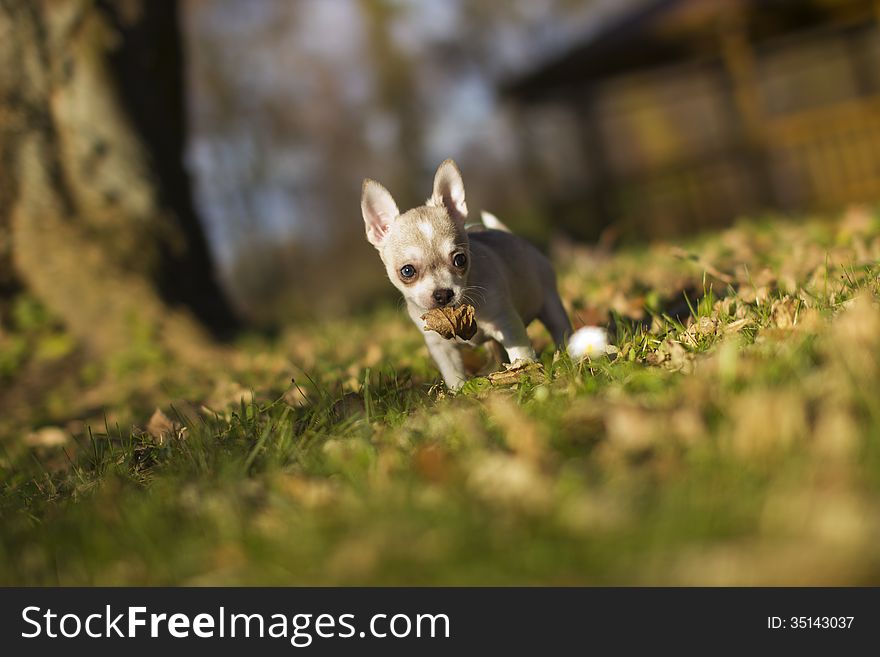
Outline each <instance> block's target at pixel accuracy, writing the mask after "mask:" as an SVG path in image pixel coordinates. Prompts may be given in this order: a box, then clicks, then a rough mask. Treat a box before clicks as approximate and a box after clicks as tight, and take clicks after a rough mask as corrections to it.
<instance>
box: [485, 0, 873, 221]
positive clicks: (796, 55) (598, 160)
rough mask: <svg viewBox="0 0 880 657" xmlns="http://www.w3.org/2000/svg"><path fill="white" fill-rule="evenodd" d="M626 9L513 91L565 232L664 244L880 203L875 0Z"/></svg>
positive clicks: (724, 0) (701, 2)
mask: <svg viewBox="0 0 880 657" xmlns="http://www.w3.org/2000/svg"><path fill="white" fill-rule="evenodd" d="M622 4H623V3H622ZM626 6H627V9H626V11H624V12H622V13H621V14H619V15H618V16H617V18H616V19H615V20H614V21H612V22H611V23H609V24H607V25H603V26H601V28H600V29H596V30H593V31H592V32H591V34H590V35H589V36H586V37H584V38H583V39H582V40H580V41H579V42H577V43H575V44H573V45H571V46H570V47H569V48H568V49H565V50H562V51H561V52H560V53H558V54H557V55H556V56H555V57H553V58H552V59H551V60H550V61H546V62H544V63H542V64H540V65H539V66H538V67H536V68H535V69H534V70H532V71H530V72H528V73H527V74H525V75H523V76H521V77H519V78H517V79H514V80H511V81H509V82H508V83H507V84H506V85H504V87H503V89H502V92H503V94H504V95H505V96H506V97H507V98H508V99H509V101H510V102H511V103H512V105H513V107H514V108H515V109H516V111H517V114H518V116H519V117H520V119H521V121H522V122H523V123H522V127H523V129H522V130H521V131H520V132H521V134H522V135H523V139H524V140H525V141H526V143H525V144H524V149H525V152H526V153H527V154H528V156H529V162H530V168H531V173H532V175H533V177H534V178H535V179H536V180H537V181H538V184H539V187H540V189H541V194H542V197H543V198H546V199H547V203H548V208H547V210H548V211H549V212H552V213H553V216H554V217H555V219H556V221H557V222H558V224H559V225H560V226H561V227H563V228H564V229H566V230H567V231H568V232H569V233H571V234H572V235H574V236H578V237H582V238H593V237H595V236H596V235H597V234H598V233H599V232H600V231H601V230H603V229H604V228H605V227H607V226H609V225H613V226H615V227H616V228H617V229H618V230H619V231H620V232H622V233H623V235H624V236H625V237H630V238H632V237H661V236H666V235H671V234H676V233H677V234H681V233H683V232H693V231H699V230H702V229H705V228H709V227H713V226H720V225H724V224H726V223H729V222H730V221H731V220H733V219H734V218H736V217H737V216H739V215H743V214H749V213H755V212H759V211H761V210H762V209H771V208H772V209H778V210H783V211H786V210H791V211H805V210H811V209H830V208H834V207H839V206H841V205H844V204H847V203H850V202H854V201H876V200H880V0H799V1H796V0H647V1H643V2H629V3H626ZM572 135H576V137H575V138H572Z"/></svg>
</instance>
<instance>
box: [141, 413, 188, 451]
mask: <svg viewBox="0 0 880 657" xmlns="http://www.w3.org/2000/svg"><path fill="white" fill-rule="evenodd" d="M147 433H148V434H150V435H151V436H152V437H153V438H155V439H156V441H157V442H158V443H159V444H160V445H161V444H163V443H164V442H165V439H166V438H169V437H171V438H179V437H180V436H181V434H182V433H183V431H182V428H181V425H180V423H179V422H175V421H174V420H172V419H171V418H169V417H168V416H167V415H165V413H163V412H162V411H161V409H158V408H157V409H156V410H155V411H153V415H152V416H150V421H149V422H147Z"/></svg>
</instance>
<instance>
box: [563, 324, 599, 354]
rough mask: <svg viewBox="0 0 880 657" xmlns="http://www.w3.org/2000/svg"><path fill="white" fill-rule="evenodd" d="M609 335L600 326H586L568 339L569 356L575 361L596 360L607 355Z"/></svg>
mask: <svg viewBox="0 0 880 657" xmlns="http://www.w3.org/2000/svg"><path fill="white" fill-rule="evenodd" d="M607 346H608V335H607V333H606V332H605V329H603V328H602V327H600V326H584V327H581V328H579V329H578V330H577V331H575V332H574V333H572V334H571V337H570V338H569V339H568V354H569V355H570V356H571V357H572V358H574V359H575V360H580V359H581V358H595V357H596V356H601V355H603V354H604V353H605V347H607Z"/></svg>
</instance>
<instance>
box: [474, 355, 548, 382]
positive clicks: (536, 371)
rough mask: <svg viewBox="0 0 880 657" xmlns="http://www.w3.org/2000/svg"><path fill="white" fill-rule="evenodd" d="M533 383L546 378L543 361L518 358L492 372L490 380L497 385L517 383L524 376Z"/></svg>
mask: <svg viewBox="0 0 880 657" xmlns="http://www.w3.org/2000/svg"><path fill="white" fill-rule="evenodd" d="M524 377H525V378H526V379H527V380H529V381H531V382H532V383H541V382H542V381H544V380H545V379H546V376H545V374H544V366H543V365H542V364H541V363H538V362H536V361H530V360H518V361H516V362H515V363H505V364H504V369H503V370H501V371H500V372H492V373H491V374H490V375H489V376H488V379H489V382H490V383H491V384H492V385H495V386H507V385H515V384H517V383H519V382H520V381H522V380H523V378H524Z"/></svg>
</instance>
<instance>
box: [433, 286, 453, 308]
mask: <svg viewBox="0 0 880 657" xmlns="http://www.w3.org/2000/svg"><path fill="white" fill-rule="evenodd" d="M454 294H455V293H454V292H453V291H452V290H450V289H449V288H442V289H439V290H434V294H432V295H431V296H433V297H434V301H435V302H436V303H437V305H438V306H441V307H442V306H445V305H446V304H448V303H449V302H450V301H452V296H453V295H454Z"/></svg>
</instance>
